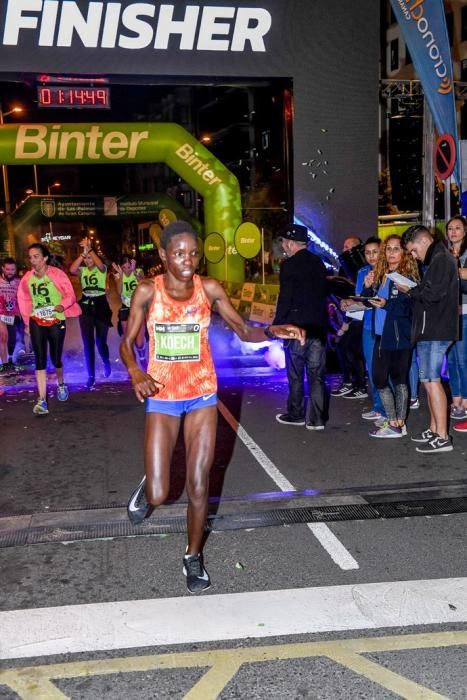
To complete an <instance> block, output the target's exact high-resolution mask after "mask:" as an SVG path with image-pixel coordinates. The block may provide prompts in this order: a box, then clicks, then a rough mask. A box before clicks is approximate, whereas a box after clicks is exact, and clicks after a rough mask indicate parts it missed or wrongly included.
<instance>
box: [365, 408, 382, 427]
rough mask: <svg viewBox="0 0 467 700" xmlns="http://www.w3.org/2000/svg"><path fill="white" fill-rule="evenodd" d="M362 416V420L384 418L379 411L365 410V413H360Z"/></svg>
mask: <svg viewBox="0 0 467 700" xmlns="http://www.w3.org/2000/svg"><path fill="white" fill-rule="evenodd" d="M362 418H363V420H379V419H380V418H384V416H383V414H382V413H380V412H379V411H367V412H366V413H362ZM378 427H381V426H378Z"/></svg>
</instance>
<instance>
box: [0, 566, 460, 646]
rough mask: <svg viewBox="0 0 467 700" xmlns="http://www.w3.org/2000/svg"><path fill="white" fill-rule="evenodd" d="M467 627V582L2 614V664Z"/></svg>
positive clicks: (163, 600)
mask: <svg viewBox="0 0 467 700" xmlns="http://www.w3.org/2000/svg"><path fill="white" fill-rule="evenodd" d="M456 622H464V623H465V622H467V578H453V579H433V580H420V581H395V582H380V583H363V584H355V585H346V586H323V587H318V588H298V589H288V590H278V591H262V592H250V593H235V594H224V595H209V594H208V595H206V596H204V597H200V596H197V597H182V598H160V599H154V600H153V599H150V600H133V601H117V602H111V603H94V604H86V605H66V606H62V607H53V608H34V609H26V610H12V611H4V612H0V658H1V659H19V658H29V657H36V656H47V655H52V654H65V653H77V652H91V651H98V650H102V651H103V650H115V649H130V648H137V647H155V646H160V645H174V644H188V643H201V642H214V641H221V640H228V639H245V638H265V637H276V636H277V637H282V636H288V635H296V634H316V633H320V632H330V631H344V630H362V629H380V628H390V627H409V626H414V625H433V624H442V623H456Z"/></svg>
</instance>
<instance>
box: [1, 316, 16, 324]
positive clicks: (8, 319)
mask: <svg viewBox="0 0 467 700" xmlns="http://www.w3.org/2000/svg"><path fill="white" fill-rule="evenodd" d="M0 321H3V323H6V324H7V325H8V326H12V325H13V324H14V322H15V317H14V316H5V315H4V314H0Z"/></svg>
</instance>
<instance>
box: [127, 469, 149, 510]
mask: <svg viewBox="0 0 467 700" xmlns="http://www.w3.org/2000/svg"><path fill="white" fill-rule="evenodd" d="M145 481H146V477H143V479H142V480H141V481H140V484H139V486H138V488H137V489H136V491H135V493H134V495H133V498H132V499H131V501H130V502H129V503H128V510H129V511H131V512H132V513H135V512H136V511H138V510H139V508H138V507H135V501H136V499H137V498H138V496H139V492H140V489H141V486H142V485H143V484H144V482H145Z"/></svg>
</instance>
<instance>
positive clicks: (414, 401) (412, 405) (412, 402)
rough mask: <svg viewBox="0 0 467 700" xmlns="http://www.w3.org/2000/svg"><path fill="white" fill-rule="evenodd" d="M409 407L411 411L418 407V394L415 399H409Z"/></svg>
mask: <svg viewBox="0 0 467 700" xmlns="http://www.w3.org/2000/svg"><path fill="white" fill-rule="evenodd" d="M409 408H410V410H411V411H413V410H415V409H417V408H420V400H419V398H418V396H417V398H415V399H410V406H409Z"/></svg>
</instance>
